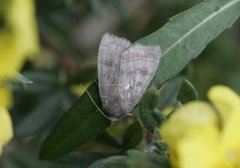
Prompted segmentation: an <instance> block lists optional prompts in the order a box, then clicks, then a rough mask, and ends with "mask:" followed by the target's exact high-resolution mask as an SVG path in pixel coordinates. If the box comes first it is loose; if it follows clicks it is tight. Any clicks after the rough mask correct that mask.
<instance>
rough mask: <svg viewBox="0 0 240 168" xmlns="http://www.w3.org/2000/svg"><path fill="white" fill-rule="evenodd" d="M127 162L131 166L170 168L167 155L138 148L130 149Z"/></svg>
mask: <svg viewBox="0 0 240 168" xmlns="http://www.w3.org/2000/svg"><path fill="white" fill-rule="evenodd" d="M127 163H128V165H129V167H130V168H135V167H138V168H170V163H169V160H168V158H167V157H164V156H162V155H158V154H156V153H149V152H141V151H137V150H130V151H128V157H127Z"/></svg>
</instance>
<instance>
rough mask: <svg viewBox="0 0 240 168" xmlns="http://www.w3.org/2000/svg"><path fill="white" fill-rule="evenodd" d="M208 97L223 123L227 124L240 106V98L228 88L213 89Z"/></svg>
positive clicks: (215, 87)
mask: <svg viewBox="0 0 240 168" xmlns="http://www.w3.org/2000/svg"><path fill="white" fill-rule="evenodd" d="M208 97H209V99H210V100H211V102H212V103H213V105H214V106H215V107H216V108H217V110H218V111H219V112H220V115H221V118H222V119H223V122H226V121H227V120H228V118H229V116H230V115H231V113H232V112H233V111H234V109H235V108H236V107H237V106H239V105H240V98H239V96H238V95H237V94H236V93H234V92H233V91H232V90H231V89H230V88H228V87H226V86H221V85H219V86H214V87H212V88H211V89H210V90H209V92H208Z"/></svg>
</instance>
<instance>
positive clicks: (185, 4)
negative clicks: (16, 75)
mask: <svg viewBox="0 0 240 168" xmlns="http://www.w3.org/2000/svg"><path fill="white" fill-rule="evenodd" d="M35 2H36V3H35V5H36V19H37V24H38V33H39V37H40V46H41V47H40V51H39V53H38V54H37V55H36V56H35V57H32V58H31V59H30V60H28V61H26V62H25V63H24V65H23V67H22V69H21V72H20V73H21V74H22V75H24V76H25V77H26V79H25V78H24V77H20V79H22V80H23V82H20V83H19V82H10V83H9V87H11V89H13V95H14V96H13V106H12V109H11V110H10V112H11V116H12V119H13V124H14V131H15V136H14V139H13V140H12V141H11V143H10V144H9V145H8V146H7V147H6V148H5V152H4V154H3V156H2V158H1V161H0V162H1V163H0V167H1V166H2V167H3V168H15V167H16V168H35V167H36V168H37V167H41V168H43V167H46V168H48V167H53V168H55V167H64V166H65V167H70V168H71V167H74V166H75V167H79V164H81V165H82V167H87V165H89V164H90V163H91V162H92V161H94V160H96V159H99V158H102V157H105V156H106V154H94V155H91V157H90V154H86V153H88V152H86V151H91V149H90V147H89V146H87V145H86V146H85V147H82V151H84V153H85V154H82V153H79V152H78V153H77V154H75V153H73V154H71V155H68V156H66V157H65V158H63V159H61V160H58V161H55V162H54V163H48V162H45V161H39V160H38V158H37V155H38V150H39V147H40V144H41V143H42V142H43V140H44V139H45V138H46V136H47V135H48V134H49V132H50V131H51V129H52V128H53V126H54V125H55V124H56V122H57V120H58V119H59V117H60V116H61V114H62V113H63V112H64V111H65V110H66V109H68V108H69V107H70V106H71V105H72V104H73V103H74V102H75V101H76V100H77V99H78V98H79V97H80V96H81V94H82V93H83V91H84V89H86V88H87V87H88V85H89V84H90V83H91V82H93V81H95V80H96V78H97V64H96V63H97V54H98V46H99V42H100V39H101V37H102V35H103V34H104V33H105V32H111V33H113V34H116V35H118V36H122V37H125V38H127V39H129V40H130V41H132V42H134V41H136V40H138V39H140V38H142V37H144V36H146V35H148V34H150V33H152V32H154V31H156V30H157V29H159V28H160V27H162V26H163V25H164V24H165V23H166V22H167V21H168V20H169V18H170V17H172V16H174V15H175V14H177V13H179V12H182V11H184V10H186V9H188V8H190V7H192V6H194V5H196V4H197V3H199V2H200V0H181V1H179V0H171V1H169V0H131V1H129V0H114V1H113V0H51V1H49V0H36V1H35ZM0 10H2V9H1V8H0ZM0 14H1V12H0ZM26 40H27V39H26ZM173 61H174V60H173ZM0 64H1V62H0ZM239 65H240V22H239V21H238V22H237V23H236V24H235V25H233V27H232V28H231V29H228V30H226V31H225V32H224V33H222V34H221V35H220V36H219V37H217V38H216V39H215V40H214V41H213V42H211V44H210V45H208V46H207V48H206V49H205V50H204V52H203V53H202V54H201V56H199V57H198V58H197V59H196V60H194V61H192V63H190V64H189V65H188V66H187V67H186V68H185V69H184V72H183V74H185V75H186V78H187V79H188V80H190V81H191V82H192V83H193V85H194V86H195V87H196V89H197V91H198V93H199V96H200V99H205V98H206V91H207V90H208V88H209V87H210V86H212V85H215V84H225V85H228V86H230V87H232V88H233V89H234V90H235V91H237V92H240V66H239ZM0 68H1V67H0ZM28 80H29V82H28ZM30 81H32V82H33V83H32V84H30V83H31V82H30ZM80 84H81V86H80ZM101 145H102V144H98V145H96V144H95V146H94V147H95V150H96V149H97V148H98V147H99V148H100V149H101V148H103V147H102V146H101ZM104 149H105V150H106V147H104ZM70 162H71V165H69V163H70Z"/></svg>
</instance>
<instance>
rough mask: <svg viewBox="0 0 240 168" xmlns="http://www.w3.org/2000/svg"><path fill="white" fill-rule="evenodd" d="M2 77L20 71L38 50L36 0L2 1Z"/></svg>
mask: <svg viewBox="0 0 240 168" xmlns="http://www.w3.org/2000/svg"><path fill="white" fill-rule="evenodd" d="M0 15H1V21H2V20H4V22H3V25H2V24H1V25H0V53H1V56H0V63H1V68H0V79H1V78H8V77H11V76H13V75H15V72H17V71H19V70H20V68H21V66H22V65H23V63H24V61H25V60H26V58H27V57H28V56H30V55H31V54H35V53H36V52H37V51H38V35H37V28H36V23H35V19H34V17H35V16H34V0H21V1H20V0H6V1H1V2H0Z"/></svg>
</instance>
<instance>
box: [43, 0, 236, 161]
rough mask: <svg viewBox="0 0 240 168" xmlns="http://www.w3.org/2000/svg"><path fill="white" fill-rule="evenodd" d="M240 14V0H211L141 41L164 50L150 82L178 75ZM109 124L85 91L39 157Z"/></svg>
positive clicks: (69, 146)
mask: <svg viewBox="0 0 240 168" xmlns="http://www.w3.org/2000/svg"><path fill="white" fill-rule="evenodd" d="M239 16H240V0H208V1H204V2H202V3H200V4H199V5H197V6H195V7H193V8H191V9H189V10H186V11H184V12H182V13H180V14H178V15H176V16H175V17H173V18H171V19H170V22H169V23H167V24H166V25H165V26H163V27H162V28H161V29H159V30H157V31H156V32H154V33H152V34H150V35H149V36H146V37H145V38H142V39H141V40H139V41H138V42H139V43H142V44H146V45H157V46H159V45H160V46H161V49H162V58H161V61H160V65H159V67H158V70H157V73H156V75H155V77H154V79H153V81H152V83H151V85H155V86H157V87H159V86H160V85H162V84H163V83H164V82H166V81H167V80H169V79H171V78H172V77H173V76H176V75H177V74H178V73H179V72H180V71H181V70H182V69H183V68H184V67H185V66H186V65H187V64H188V63H189V62H190V61H191V60H192V59H194V58H196V57H197V56H198V55H199V54H200V53H201V52H202V50H203V49H204V48H205V47H206V45H207V44H208V43H209V42H210V41H211V40H213V39H214V38H215V37H216V36H217V35H219V34H220V33H221V32H222V31H224V30H225V29H226V28H228V27H231V25H232V24H233V23H234V22H235V21H236V20H237V18H238V17H239ZM88 91H89V92H90V93H91V95H94V99H95V100H97V101H96V102H97V105H98V106H100V105H101V103H100V102H101V101H100V97H99V93H98V87H97V85H96V84H94V85H92V87H91V88H90V89H89V90H88ZM83 121H85V122H83ZM93 124H94V125H93ZM109 124H110V122H109V121H108V120H107V119H105V118H104V117H103V116H102V115H101V114H100V112H97V109H96V107H95V104H94V103H93V102H92V101H91V99H90V98H89V96H88V95H87V94H85V95H84V96H83V97H82V98H81V99H80V100H79V101H78V102H77V103H76V104H75V105H74V106H73V107H72V108H71V109H70V110H69V111H68V113H66V114H65V115H63V117H62V118H61V120H60V121H59V123H58V124H57V126H56V127H55V129H54V130H53V131H52V133H51V134H50V136H49V137H48V138H47V140H46V141H45V142H44V144H43V146H42V148H41V152H40V157H41V158H45V159H47V158H49V159H50V158H56V157H59V156H62V155H64V154H66V153H67V152H69V151H71V150H73V149H75V148H77V147H78V146H79V145H81V144H83V143H85V142H87V141H89V140H91V139H92V138H93V137H95V136H97V135H98V134H99V133H100V132H102V131H103V130H104V128H106V127H107V126H108V125H109Z"/></svg>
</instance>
